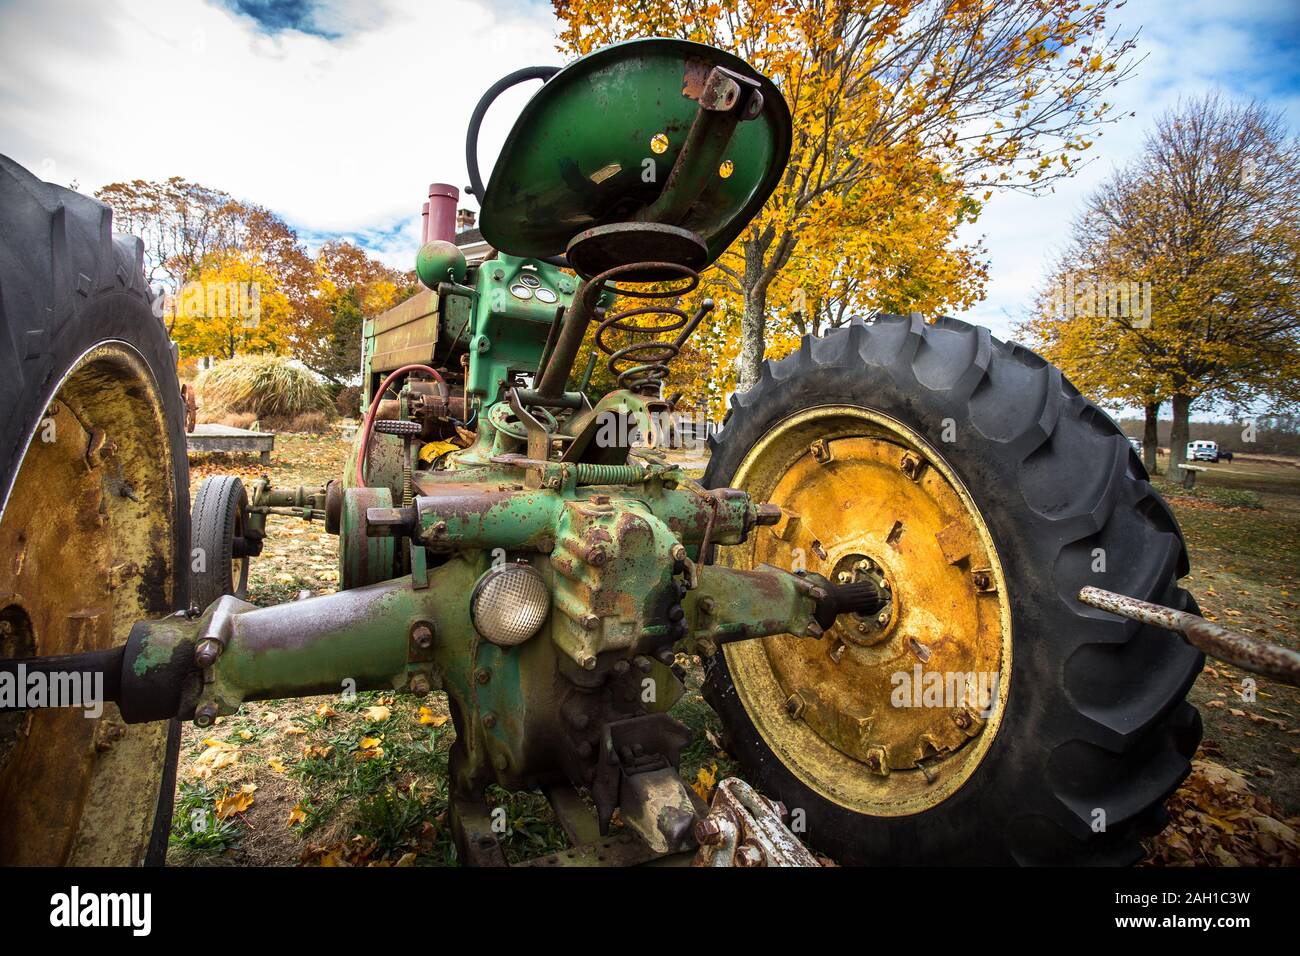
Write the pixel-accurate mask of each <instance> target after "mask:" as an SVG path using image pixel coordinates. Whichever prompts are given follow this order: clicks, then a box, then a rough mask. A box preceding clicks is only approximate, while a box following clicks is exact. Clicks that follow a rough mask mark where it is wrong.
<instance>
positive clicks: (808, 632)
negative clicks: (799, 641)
mask: <svg viewBox="0 0 1300 956" xmlns="http://www.w3.org/2000/svg"><path fill="white" fill-rule="evenodd" d="M803 633H804V636H805V637H821V636H822V635H823V634H825V633H826V632H825V631H823V630H822V626H821V625H820V624H818V623H817V622H816V621H809V622H808V626H807V627H805V628H804V629H803Z"/></svg>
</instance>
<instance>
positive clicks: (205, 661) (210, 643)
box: [194, 638, 221, 667]
mask: <svg viewBox="0 0 1300 956" xmlns="http://www.w3.org/2000/svg"><path fill="white" fill-rule="evenodd" d="M220 656H221V642H220V641H214V640H212V638H207V639H206V640H202V641H199V645H198V647H196V648H194V663H195V664H196V665H197V666H199V667H211V666H212V665H213V664H215V663H216V662H217V658H218V657H220Z"/></svg>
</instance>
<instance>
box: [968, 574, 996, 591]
mask: <svg viewBox="0 0 1300 956" xmlns="http://www.w3.org/2000/svg"><path fill="white" fill-rule="evenodd" d="M971 582H972V583H973V584H974V585H975V590H976V591H988V590H989V589H990V588H991V587H992V586H993V581H992V579H991V578H990V577H989V573H988V572H987V571H976V572H975V573H974V574H972V575H971Z"/></svg>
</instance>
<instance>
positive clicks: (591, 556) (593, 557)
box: [587, 544, 609, 567]
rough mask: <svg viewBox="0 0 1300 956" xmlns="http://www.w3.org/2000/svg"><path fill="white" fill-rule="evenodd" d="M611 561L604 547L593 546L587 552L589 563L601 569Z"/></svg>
mask: <svg viewBox="0 0 1300 956" xmlns="http://www.w3.org/2000/svg"><path fill="white" fill-rule="evenodd" d="M608 560H609V554H608V552H606V551H605V548H604V547H603V546H602V545H599V544H597V545H593V546H592V547H591V548H589V549H588V550H587V563H588V564H591V565H595V566H596V567H600V566H601V565H602V564H604V563H605V562H606V561H608Z"/></svg>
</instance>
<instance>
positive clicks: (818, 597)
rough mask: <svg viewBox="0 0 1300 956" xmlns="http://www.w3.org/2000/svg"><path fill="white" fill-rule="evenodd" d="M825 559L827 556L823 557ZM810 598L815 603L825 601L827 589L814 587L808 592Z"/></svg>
mask: <svg viewBox="0 0 1300 956" xmlns="http://www.w3.org/2000/svg"><path fill="white" fill-rule="evenodd" d="M823 557H825V555H823ZM808 596H809V597H810V598H812V599H813V600H814V601H825V600H826V589H825V588H822V587H817V586H816V585H814V586H813V587H812V588H810V589H809V590H808Z"/></svg>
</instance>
